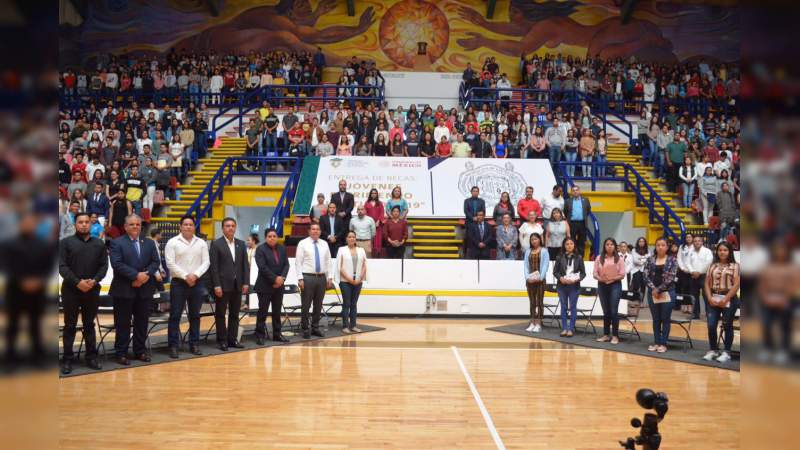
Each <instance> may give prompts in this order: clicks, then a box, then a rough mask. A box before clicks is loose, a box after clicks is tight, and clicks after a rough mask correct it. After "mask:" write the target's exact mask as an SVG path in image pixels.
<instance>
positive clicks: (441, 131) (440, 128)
mask: <svg viewBox="0 0 800 450" xmlns="http://www.w3.org/2000/svg"><path fill="white" fill-rule="evenodd" d="M442 137H445V138H447V141H448V142H450V129H449V128H447V125H445V124H444V119H441V120H439V125H437V126H436V128H434V129H433V141H434V142H436V143H437V144H438V143H439V142H442Z"/></svg>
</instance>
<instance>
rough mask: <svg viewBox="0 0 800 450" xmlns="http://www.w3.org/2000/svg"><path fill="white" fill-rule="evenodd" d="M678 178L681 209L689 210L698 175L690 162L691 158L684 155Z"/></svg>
mask: <svg viewBox="0 0 800 450" xmlns="http://www.w3.org/2000/svg"><path fill="white" fill-rule="evenodd" d="M678 178H679V179H680V180H681V188H682V190H683V192H682V197H683V207H684V208H691V207H692V199H693V198H694V190H695V187H696V186H697V179H698V178H699V177H698V173H697V170H696V166H695V164H694V162H693V161H692V157H691V156H689V155H686V156H685V157H684V158H683V165H682V166H681V167H680V169H679V171H678Z"/></svg>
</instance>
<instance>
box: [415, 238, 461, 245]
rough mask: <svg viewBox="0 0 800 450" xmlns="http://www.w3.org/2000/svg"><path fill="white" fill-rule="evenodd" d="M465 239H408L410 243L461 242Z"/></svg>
mask: <svg viewBox="0 0 800 450" xmlns="http://www.w3.org/2000/svg"><path fill="white" fill-rule="evenodd" d="M462 242H463V241H462V240H461V239H426V238H421V239H417V238H411V239H409V240H407V241H406V243H408V244H413V245H416V244H423V245H424V244H445V245H446V244H461V243H462Z"/></svg>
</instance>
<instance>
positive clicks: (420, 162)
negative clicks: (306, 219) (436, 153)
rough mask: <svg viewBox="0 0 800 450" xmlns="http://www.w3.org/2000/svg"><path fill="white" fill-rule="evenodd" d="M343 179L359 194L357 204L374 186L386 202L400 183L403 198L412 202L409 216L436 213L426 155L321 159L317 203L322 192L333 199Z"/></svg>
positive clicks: (355, 195)
mask: <svg viewBox="0 0 800 450" xmlns="http://www.w3.org/2000/svg"><path fill="white" fill-rule="evenodd" d="M339 180H345V181H347V191H348V192H351V193H352V194H353V196H354V197H355V203H356V205H358V204H359V203H363V202H365V201H366V200H367V195H368V194H369V191H370V190H371V189H373V188H375V189H377V190H378V193H379V194H380V198H381V201H382V202H384V203H386V200H387V199H388V198H389V194H390V193H391V191H392V189H393V188H394V187H395V186H400V187H401V188H402V191H403V198H405V199H406V201H407V202H408V206H409V216H412V217H413V216H417V217H430V216H432V215H433V211H432V209H431V179H430V175H429V174H428V160H427V159H426V158H395V157H370V156H327V157H324V158H321V159H320V164H319V169H318V172H317V180H316V184H315V185H314V197H315V199H314V201H313V202H314V204H316V195H317V194H318V193H323V194H325V200H326V201H328V200H330V196H331V193H333V192H337V191H338V190H339ZM353 215H355V211H354V212H353Z"/></svg>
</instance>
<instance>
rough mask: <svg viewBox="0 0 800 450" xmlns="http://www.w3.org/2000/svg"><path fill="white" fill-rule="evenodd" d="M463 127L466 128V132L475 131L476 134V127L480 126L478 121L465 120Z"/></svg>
mask: <svg viewBox="0 0 800 450" xmlns="http://www.w3.org/2000/svg"><path fill="white" fill-rule="evenodd" d="M465 128H466V130H467V133H476V134H477V133H478V129H479V128H480V127H479V126H478V122H467V123H466V126H465Z"/></svg>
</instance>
